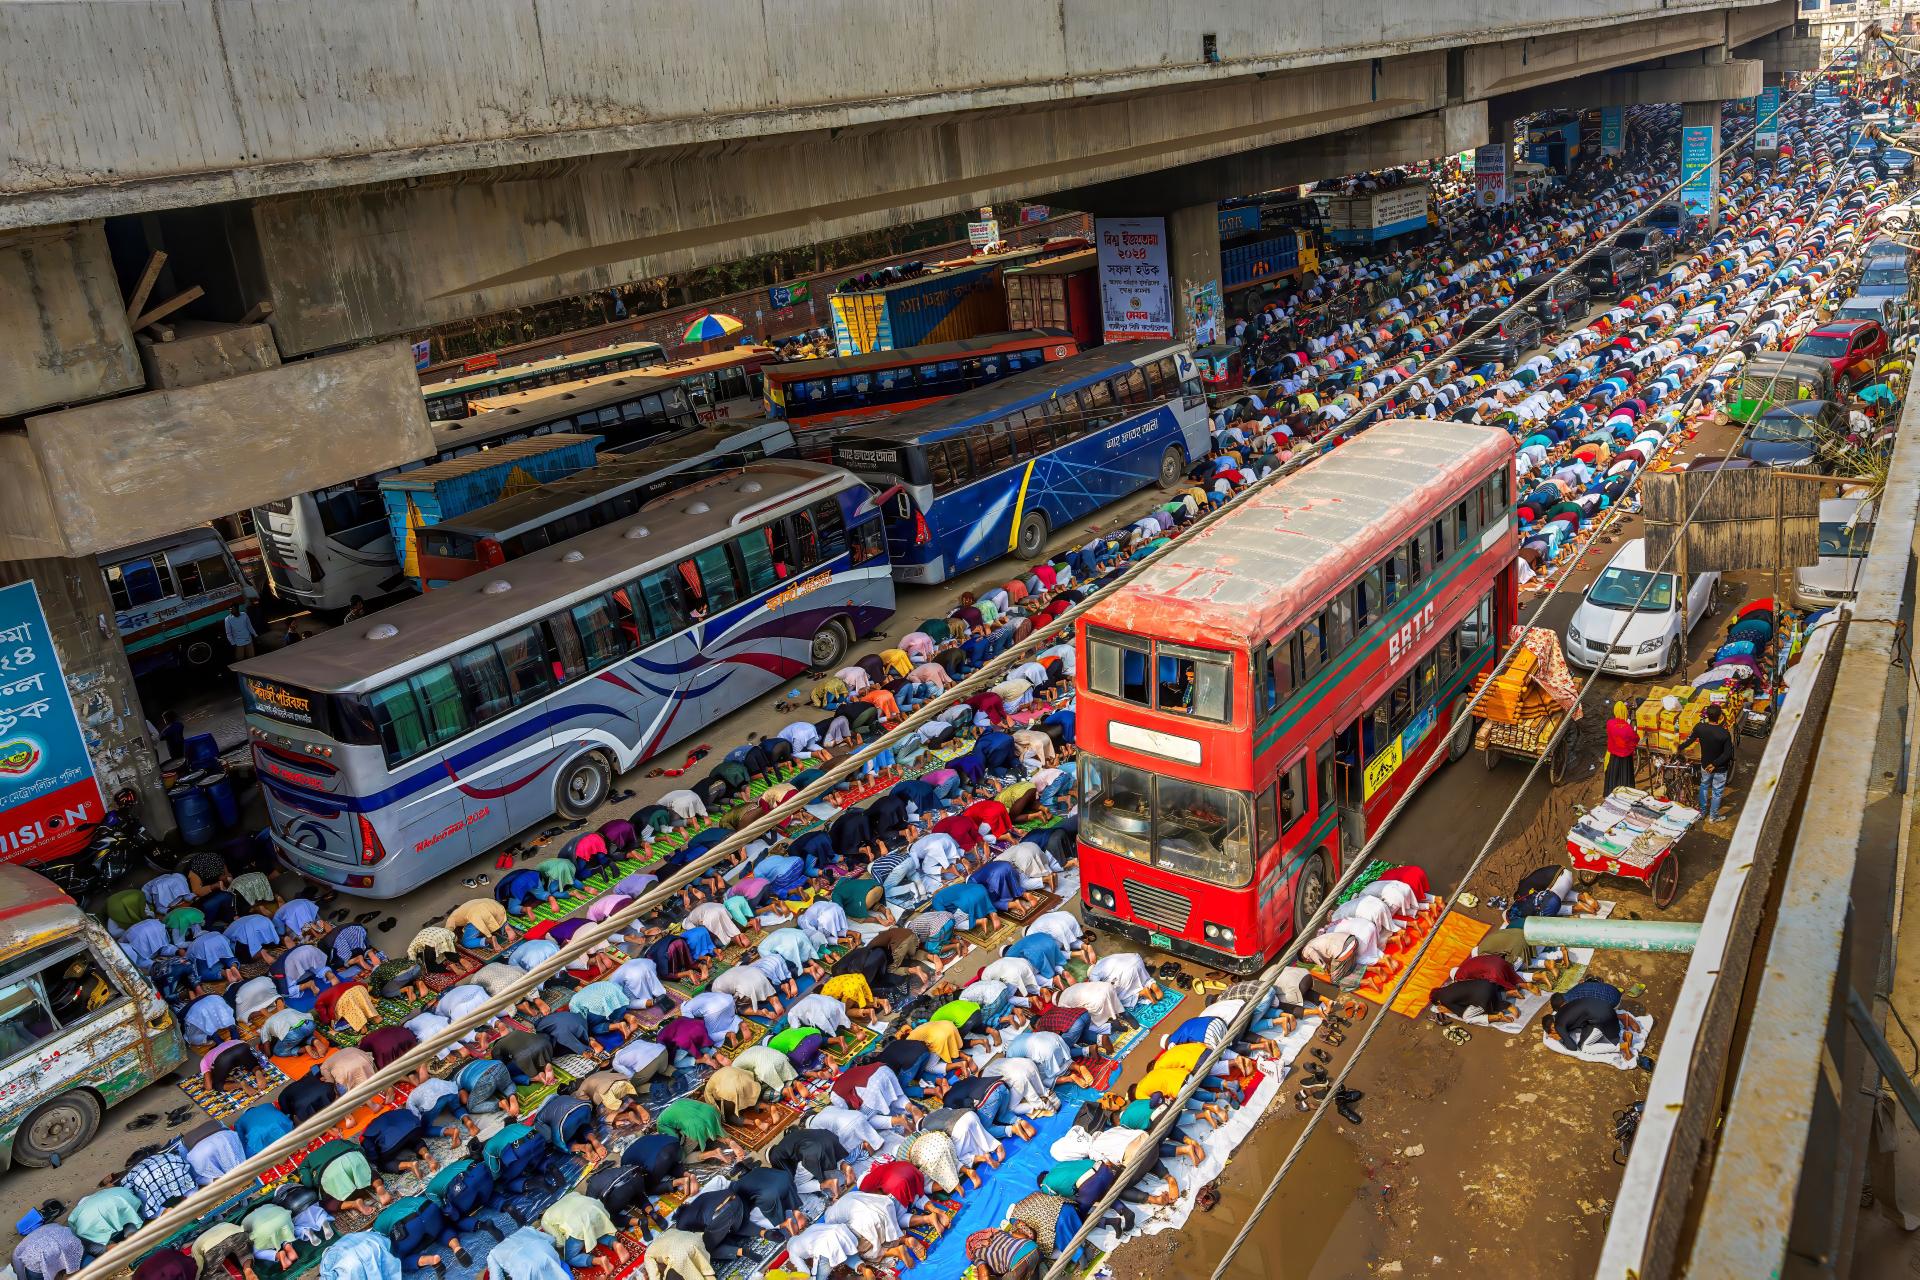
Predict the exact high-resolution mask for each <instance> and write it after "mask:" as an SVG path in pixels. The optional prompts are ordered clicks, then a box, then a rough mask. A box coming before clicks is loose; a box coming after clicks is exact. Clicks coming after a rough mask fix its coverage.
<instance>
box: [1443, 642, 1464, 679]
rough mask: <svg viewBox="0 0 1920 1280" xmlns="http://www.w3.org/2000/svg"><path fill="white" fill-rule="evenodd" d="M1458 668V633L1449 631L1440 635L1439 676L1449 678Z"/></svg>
mask: <svg viewBox="0 0 1920 1280" xmlns="http://www.w3.org/2000/svg"><path fill="white" fill-rule="evenodd" d="M1459 669H1460V633H1459V632H1457V631H1449V632H1447V634H1445V635H1444V636H1441V637H1440V678H1441V679H1442V680H1451V679H1452V678H1453V673H1454V672H1456V671H1458V670H1459Z"/></svg>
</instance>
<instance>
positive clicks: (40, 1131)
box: [13, 1089, 100, 1169]
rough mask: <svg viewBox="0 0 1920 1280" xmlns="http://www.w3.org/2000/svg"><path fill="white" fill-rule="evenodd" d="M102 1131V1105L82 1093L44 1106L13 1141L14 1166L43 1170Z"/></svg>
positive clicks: (68, 1094)
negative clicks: (20, 1165)
mask: <svg viewBox="0 0 1920 1280" xmlns="http://www.w3.org/2000/svg"><path fill="white" fill-rule="evenodd" d="M99 1128H100V1102H99V1100H98V1099H96V1098H95V1097H94V1096H93V1095H92V1094H90V1093H88V1092H86V1091H85V1090H83V1089H76V1090H75V1091H74V1092H72V1093H63V1094H61V1095H60V1096H59V1097H57V1098H55V1099H54V1100H53V1101H51V1102H43V1103H41V1104H40V1106H39V1107H38V1108H36V1109H35V1110H34V1112H33V1114H32V1115H30V1116H28V1117H27V1118H26V1121H25V1123H23V1124H22V1125H21V1126H20V1129H19V1131H18V1132H17V1133H16V1134H15V1135H14V1139H13V1162H14V1163H15V1164H23V1165H26V1166H27V1167H28V1168H31V1169H44V1168H46V1167H47V1166H48V1165H50V1164H52V1163H53V1162H54V1161H55V1160H64V1159H65V1158H66V1157H68V1156H70V1155H72V1154H73V1153H74V1152H76V1151H78V1150H79V1149H80V1148H82V1147H84V1146H86V1145H87V1143H88V1142H90V1141H91V1140H92V1139H93V1135H94V1133H95V1132H96V1131H97V1130H98V1129H99Z"/></svg>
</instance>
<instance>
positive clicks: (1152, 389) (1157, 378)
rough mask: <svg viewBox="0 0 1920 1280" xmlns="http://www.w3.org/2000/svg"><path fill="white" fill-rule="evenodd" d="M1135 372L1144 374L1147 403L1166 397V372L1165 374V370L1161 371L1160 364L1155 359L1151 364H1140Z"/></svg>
mask: <svg viewBox="0 0 1920 1280" xmlns="http://www.w3.org/2000/svg"><path fill="white" fill-rule="evenodd" d="M1135 372H1138V373H1142V374H1145V375H1146V379H1147V400H1148V402H1149V403H1151V402H1153V401H1156V400H1165V399H1166V398H1167V394H1168V389H1167V374H1166V371H1163V370H1162V369H1161V368H1160V365H1159V363H1158V362H1157V361H1156V362H1155V363H1153V364H1149V365H1142V366H1141V367H1140V368H1139V369H1137V370H1136V371H1135Z"/></svg>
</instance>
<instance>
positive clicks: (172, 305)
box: [133, 285, 206, 329]
mask: <svg viewBox="0 0 1920 1280" xmlns="http://www.w3.org/2000/svg"><path fill="white" fill-rule="evenodd" d="M205 293H206V290H205V289H202V288H201V287H200V286H199V285H194V286H193V288H191V289H188V290H187V291H186V292H185V293H176V294H174V295H173V296H172V297H171V298H168V299H167V300H166V301H165V302H163V303H161V304H160V305H159V306H157V307H155V308H154V309H153V310H151V311H149V312H147V314H145V315H143V316H141V317H140V318H139V319H138V320H135V321H134V322H133V327H134V328H136V329H144V328H146V327H147V326H148V325H150V324H152V323H153V322H154V321H156V320H161V319H165V318H166V317H167V316H170V315H172V314H173V313H174V312H176V311H178V310H179V309H180V308H182V307H184V306H186V305H187V304H188V303H189V302H192V301H193V300H194V299H196V298H199V297H201V296H202V295H204V294H205Z"/></svg>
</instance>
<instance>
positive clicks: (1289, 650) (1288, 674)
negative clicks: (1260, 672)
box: [1267, 636, 1300, 709]
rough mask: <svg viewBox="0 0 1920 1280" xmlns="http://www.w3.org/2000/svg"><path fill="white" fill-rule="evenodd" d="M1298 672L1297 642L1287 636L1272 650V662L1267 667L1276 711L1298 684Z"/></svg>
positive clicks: (1298, 649) (1298, 651) (1298, 653)
mask: <svg viewBox="0 0 1920 1280" xmlns="http://www.w3.org/2000/svg"><path fill="white" fill-rule="evenodd" d="M1299 670H1300V646H1299V641H1298V640H1297V639H1296V638H1295V637H1293V636H1288V637H1287V638H1286V639H1284V640H1282V641H1281V642H1280V644H1279V645H1278V647H1276V648H1275V649H1274V650H1273V660H1272V661H1271V662H1270V663H1269V664H1268V665H1267V678H1268V679H1269V680H1271V681H1272V682H1273V691H1274V692H1273V705H1274V707H1275V708H1276V709H1277V708H1278V707H1279V706H1280V705H1281V704H1282V703H1284V702H1285V701H1286V700H1287V698H1288V697H1289V696H1290V695H1291V694H1292V693H1293V688H1294V686H1295V685H1296V684H1298V683H1299V679H1298V672H1299Z"/></svg>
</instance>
